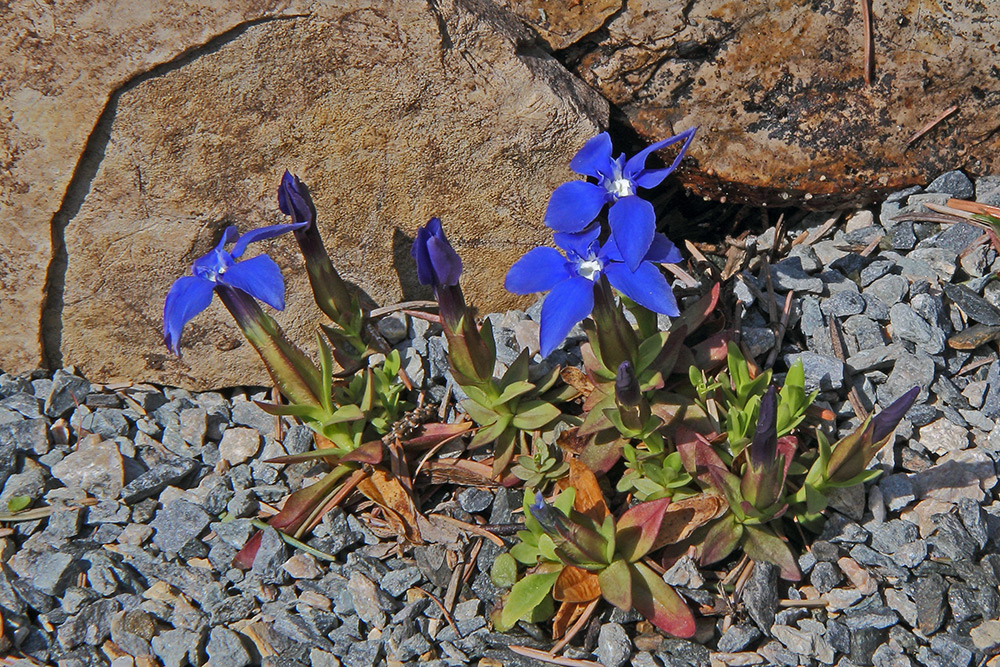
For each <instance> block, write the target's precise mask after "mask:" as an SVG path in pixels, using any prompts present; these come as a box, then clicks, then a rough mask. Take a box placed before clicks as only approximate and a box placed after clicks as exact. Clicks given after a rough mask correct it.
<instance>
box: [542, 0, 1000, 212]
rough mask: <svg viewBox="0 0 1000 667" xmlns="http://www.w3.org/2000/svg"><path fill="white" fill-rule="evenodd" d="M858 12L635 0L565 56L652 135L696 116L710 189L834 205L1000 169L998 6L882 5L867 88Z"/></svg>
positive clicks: (697, 159)
mask: <svg viewBox="0 0 1000 667" xmlns="http://www.w3.org/2000/svg"><path fill="white" fill-rule="evenodd" d="M860 8H861V3H858V2H853V0H832V1H831V2H822V3H815V2H813V3H803V2H795V1H793V0H779V1H778V2H773V1H769V0H749V1H747V2H730V1H729V0H695V1H694V2H683V3H682V2H659V1H654V0H634V1H631V0H630V2H628V3H626V4H625V6H624V9H623V10H622V11H621V12H620V13H619V14H617V15H615V16H614V17H613V18H611V19H610V20H609V21H608V22H607V24H606V25H605V26H604V27H603V28H602V29H601V30H600V31H598V32H596V33H595V34H594V35H592V36H590V37H588V38H586V39H583V40H582V41H580V42H579V44H578V45H577V46H574V47H571V48H570V49H568V51H567V52H566V60H567V61H568V62H570V63H571V64H572V65H573V67H574V69H575V71H576V72H577V73H578V74H579V75H580V76H581V77H582V78H583V79H584V80H585V81H587V82H588V83H590V84H591V85H592V86H594V87H595V88H596V89H597V90H599V91H600V92H602V93H603V94H604V95H605V96H606V97H607V98H608V99H609V100H610V101H611V102H613V103H614V104H616V105H618V107H619V108H621V110H622V111H623V112H624V113H625V114H626V116H627V117H628V118H629V120H630V121H631V122H632V123H633V125H634V126H635V128H636V129H637V130H638V131H639V133H640V134H642V135H643V136H645V137H646V138H647V139H650V140H652V139H661V138H664V137H666V136H669V135H671V134H674V133H675V132H676V131H678V130H681V129H684V128H686V127H689V126H692V125H698V126H700V128H701V129H700V131H699V134H698V137H697V138H696V140H695V142H694V144H693V145H692V147H691V150H690V152H689V155H690V156H691V159H689V160H687V161H685V165H686V169H684V170H682V171H681V172H680V176H681V179H682V181H683V182H684V183H685V184H686V185H688V186H690V187H691V188H693V189H694V190H695V191H697V192H698V193H701V194H704V195H706V196H710V197H713V198H727V199H729V200H732V201H745V202H750V203H758V204H767V205H787V204H803V205H806V206H814V207H816V208H823V207H829V206H831V205H840V204H851V205H856V204H858V203H860V202H864V201H866V200H871V199H872V198H874V197H876V196H877V195H878V194H880V193H883V192H886V191H891V190H895V189H899V188H901V187H905V186H908V185H912V184H924V183H926V182H928V181H929V180H931V179H932V178H933V177H934V176H936V175H937V174H938V173H940V172H943V171H946V170H948V169H952V168H956V167H962V168H965V169H967V170H968V171H970V172H971V173H973V174H981V173H987V172H990V173H996V172H997V171H998V169H1000V157H998V156H1000V150H998V149H1000V134H997V133H996V132H995V129H996V113H995V110H996V105H997V102H998V100H1000V79H998V77H996V76H995V75H993V74H990V72H994V71H995V65H996V39H995V36H996V35H997V34H998V32H1000V17H998V15H997V14H996V12H984V11H983V5H982V3H980V2H977V1H975V0H958V1H957V2H952V3H948V6H947V7H946V8H945V7H943V6H942V5H938V4H934V3H914V2H911V1H910V0H886V2H878V3H874V7H873V26H874V78H873V80H872V84H871V85H867V84H866V83H865V77H864V28H863V21H862V16H861V9H860ZM552 16H558V15H557V14H553V15H552ZM570 27H572V25H571V26H570ZM549 30H551V31H555V32H559V31H560V29H559V27H558V26H549ZM953 105H957V106H958V108H957V110H956V111H955V112H954V113H953V114H952V115H950V116H949V117H948V118H947V119H946V120H944V121H943V122H941V123H940V124H938V125H937V126H935V127H934V129H932V130H931V131H930V132H929V133H927V134H926V135H925V136H923V137H922V138H921V139H919V140H917V141H915V142H913V144H912V145H908V140H909V139H910V137H911V136H912V135H913V134H914V133H916V132H917V131H919V130H920V129H921V128H923V127H924V126H925V125H926V124H927V123H929V122H930V121H932V120H934V119H935V118H936V117H938V116H939V115H941V114H942V113H943V112H944V111H946V110H947V109H949V108H950V107H952V106H953Z"/></svg>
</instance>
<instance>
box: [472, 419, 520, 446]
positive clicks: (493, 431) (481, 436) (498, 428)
mask: <svg viewBox="0 0 1000 667" xmlns="http://www.w3.org/2000/svg"><path fill="white" fill-rule="evenodd" d="M509 425H510V417H509V416H507V417H503V418H500V419H497V421H495V422H494V423H492V424H490V425H489V426H485V427H483V428H481V429H479V431H478V432H477V433H476V435H474V436H473V437H472V441H471V442H470V443H469V449H475V448H477V447H482V446H483V445H486V444H489V443H491V442H493V441H494V440H496V439H497V438H499V437H500V436H501V435H502V434H503V432H504V431H506V430H507V427H508V426H509Z"/></svg>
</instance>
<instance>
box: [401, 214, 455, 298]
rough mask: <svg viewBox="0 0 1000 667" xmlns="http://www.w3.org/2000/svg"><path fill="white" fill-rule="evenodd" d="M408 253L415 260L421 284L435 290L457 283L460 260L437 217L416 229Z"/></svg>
mask: <svg viewBox="0 0 1000 667" xmlns="http://www.w3.org/2000/svg"><path fill="white" fill-rule="evenodd" d="M410 255H412V256H413V259H415V260H416V262H417V279H418V280H419V281H420V284H421V285H430V286H431V287H433V288H434V289H435V290H436V289H438V288H439V287H442V286H449V287H450V286H454V285H457V284H458V278H459V276H460V275H461V274H462V260H461V258H459V256H458V253H457V252H455V249H454V248H452V247H451V244H449V243H448V239H446V238H445V235H444V230H443V229H442V228H441V221H440V220H439V219H438V218H431V219H430V221H429V222H428V223H427V224H426V225H424V226H423V227H421V228H420V229H418V230H417V238H416V239H415V240H414V241H413V246H412V247H411V248H410Z"/></svg>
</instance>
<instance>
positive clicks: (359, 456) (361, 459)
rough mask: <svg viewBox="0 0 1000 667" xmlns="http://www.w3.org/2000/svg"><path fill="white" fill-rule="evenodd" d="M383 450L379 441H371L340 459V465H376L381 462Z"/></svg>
mask: <svg viewBox="0 0 1000 667" xmlns="http://www.w3.org/2000/svg"><path fill="white" fill-rule="evenodd" d="M384 454H385V449H384V448H383V446H382V441H381V440H372V441H371V442H366V443H365V444H363V445H361V446H359V447H358V448H357V449H355V450H354V451H353V452H350V453H349V454H345V455H344V456H341V457H340V462H341V463H367V464H368V465H378V464H379V463H381V462H382V456H383V455H384Z"/></svg>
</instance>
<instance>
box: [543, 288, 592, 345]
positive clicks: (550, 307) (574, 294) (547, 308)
mask: <svg viewBox="0 0 1000 667" xmlns="http://www.w3.org/2000/svg"><path fill="white" fill-rule="evenodd" d="M593 310H594V283H593V281H590V280H587V279H586V278H582V277H580V276H577V277H575V278H570V279H569V280H564V281H563V282H561V283H559V284H558V285H556V286H555V287H553V288H552V291H551V292H549V295H548V296H547V297H545V303H543V304H542V314H541V326H540V332H539V341H540V343H541V353H542V356H543V357H547V356H549V354H551V353H552V350H554V349H556V346H557V345H559V343H561V342H562V341H563V340H564V339H565V338H566V336H567V334H569V332H570V329H572V328H573V327H574V326H575V325H576V324H577V322H579V321H580V320H582V319H583V318H585V317H586V316H587V315H590V313H591V312H592V311H593Z"/></svg>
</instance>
